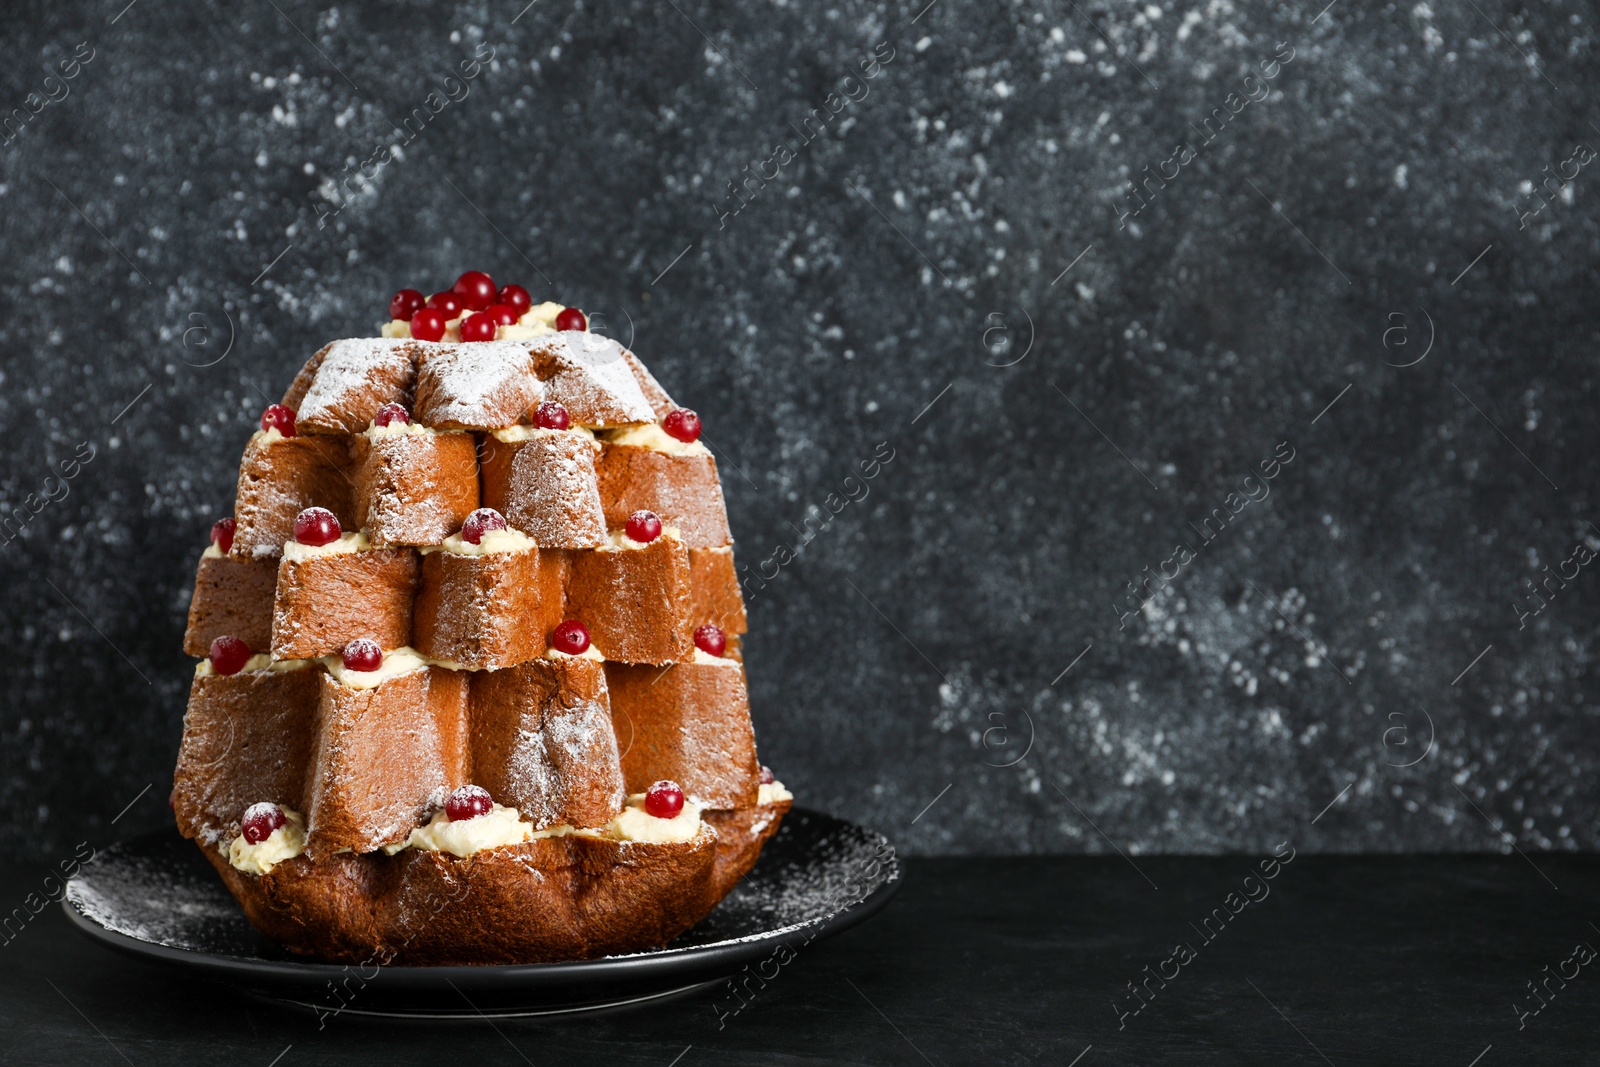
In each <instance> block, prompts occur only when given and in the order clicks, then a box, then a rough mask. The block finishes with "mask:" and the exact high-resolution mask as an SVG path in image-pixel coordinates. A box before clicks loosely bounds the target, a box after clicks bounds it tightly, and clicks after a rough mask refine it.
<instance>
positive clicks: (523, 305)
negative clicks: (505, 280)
mask: <svg viewBox="0 0 1600 1067" xmlns="http://www.w3.org/2000/svg"><path fill="white" fill-rule="evenodd" d="M499 300H500V303H502V304H509V305H511V306H512V307H514V308H516V309H517V317H518V318H521V317H522V316H524V315H526V314H527V313H528V309H529V308H531V307H533V297H531V296H529V295H528V290H526V289H524V288H523V287H522V286H520V285H508V286H506V287H505V288H503V289H501V290H500V296H499Z"/></svg>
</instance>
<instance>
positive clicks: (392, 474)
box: [350, 433, 478, 548]
mask: <svg viewBox="0 0 1600 1067" xmlns="http://www.w3.org/2000/svg"><path fill="white" fill-rule="evenodd" d="M350 465H351V468H352V470H353V471H354V472H355V477H354V481H355V506H354V507H353V509H352V510H353V512H354V520H355V528H356V529H360V530H365V531H366V533H367V536H368V537H370V538H371V539H372V543H373V544H374V545H377V546H378V547H380V548H381V547H384V546H386V545H436V544H439V543H440V542H441V541H443V540H444V539H445V538H446V537H449V536H450V535H451V534H453V533H455V532H456V531H457V530H459V529H461V524H462V523H463V522H465V521H466V518H467V516H468V515H471V514H472V513H473V511H474V510H476V509H477V507H478V455H477V442H476V441H475V440H474V439H473V436H472V435H471V434H469V433H437V434H435V433H403V434H386V435H382V436H372V435H369V434H357V435H356V436H355V437H352V438H351V439H350Z"/></svg>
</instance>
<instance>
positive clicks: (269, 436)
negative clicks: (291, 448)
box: [250, 426, 288, 445]
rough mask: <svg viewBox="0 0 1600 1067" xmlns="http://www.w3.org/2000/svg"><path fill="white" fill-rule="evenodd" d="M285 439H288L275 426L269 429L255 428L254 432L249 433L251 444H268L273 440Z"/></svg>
mask: <svg viewBox="0 0 1600 1067" xmlns="http://www.w3.org/2000/svg"><path fill="white" fill-rule="evenodd" d="M287 440H288V438H287V437H285V436H283V434H282V433H281V432H280V431H279V430H278V428H277V427H276V426H274V427H272V429H270V430H257V431H256V432H255V433H253V434H251V435H250V443H251V444H253V445H255V444H262V445H270V444H272V443H273V442H274V441H287Z"/></svg>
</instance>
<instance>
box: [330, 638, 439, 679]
mask: <svg viewBox="0 0 1600 1067" xmlns="http://www.w3.org/2000/svg"><path fill="white" fill-rule="evenodd" d="M322 663H323V665H324V666H326V667H327V668H328V673H329V674H331V675H333V680H334V681H336V682H338V683H339V684H340V685H342V686H345V687H347V688H350V689H376V688H378V686H380V685H382V684H383V683H384V682H387V681H388V680H389V679H390V678H398V677H400V675H402V674H410V673H411V672H412V671H420V670H421V669H422V668H424V667H426V666H428V665H429V660H427V659H426V658H424V657H423V656H421V655H420V654H418V652H417V650H416V649H414V648H412V647H410V646H409V645H402V646H400V647H399V648H396V649H392V650H390V651H388V652H385V653H384V654H383V662H382V663H381V664H379V665H378V669H377V670H375V671H353V670H351V669H350V668H348V667H346V666H345V665H344V657H343V656H324V657H323V658H322Z"/></svg>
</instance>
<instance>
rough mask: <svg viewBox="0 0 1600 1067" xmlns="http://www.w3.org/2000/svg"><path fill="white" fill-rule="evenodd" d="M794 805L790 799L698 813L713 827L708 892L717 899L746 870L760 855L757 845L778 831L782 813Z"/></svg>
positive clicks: (760, 845)
mask: <svg viewBox="0 0 1600 1067" xmlns="http://www.w3.org/2000/svg"><path fill="white" fill-rule="evenodd" d="M792 807H794V799H793V798H786V799H784V800H776V801H773V802H772V803H770V804H753V805H750V806H747V807H742V808H733V809H721V810H714V811H704V812H701V813H700V817H701V818H702V819H704V820H705V821H706V822H708V823H710V824H711V826H712V828H713V829H715V830H716V831H717V862H716V866H715V867H714V868H713V869H712V872H711V892H712V894H713V895H714V896H715V897H716V898H717V899H718V900H721V899H722V898H723V897H725V896H727V895H728V893H729V892H730V891H731V890H732V889H733V887H734V886H735V885H738V884H739V879H741V878H743V877H744V876H745V875H746V874H749V873H750V868H751V867H754V866H755V865H756V860H757V859H759V858H760V857H761V848H762V846H763V845H765V844H766V843H767V842H768V841H769V840H771V839H772V835H773V834H775V833H777V832H778V825H779V824H780V823H781V822H783V817H784V816H785V815H787V814H789V809H790V808H792Z"/></svg>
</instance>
